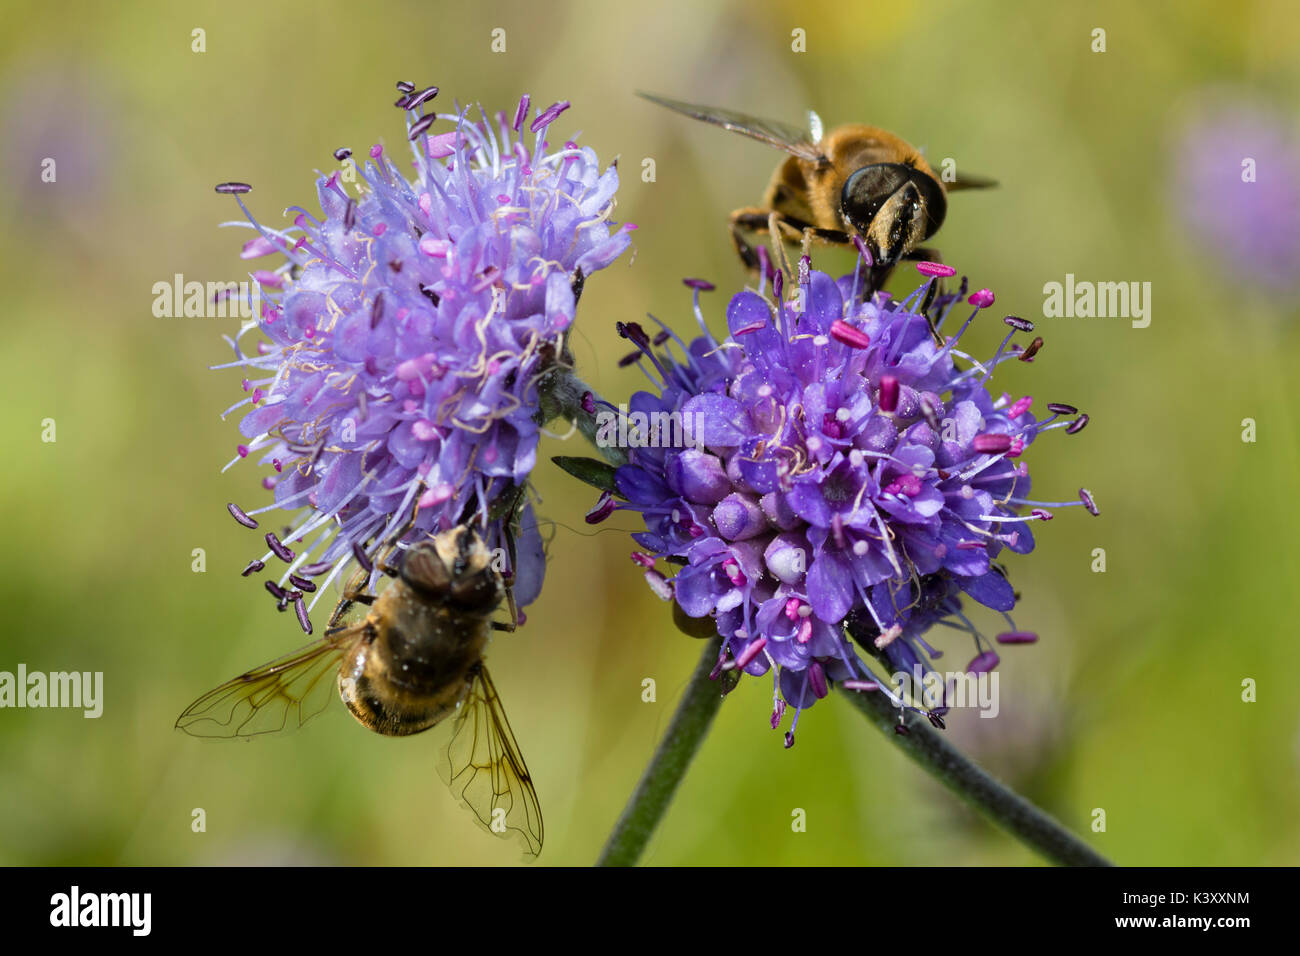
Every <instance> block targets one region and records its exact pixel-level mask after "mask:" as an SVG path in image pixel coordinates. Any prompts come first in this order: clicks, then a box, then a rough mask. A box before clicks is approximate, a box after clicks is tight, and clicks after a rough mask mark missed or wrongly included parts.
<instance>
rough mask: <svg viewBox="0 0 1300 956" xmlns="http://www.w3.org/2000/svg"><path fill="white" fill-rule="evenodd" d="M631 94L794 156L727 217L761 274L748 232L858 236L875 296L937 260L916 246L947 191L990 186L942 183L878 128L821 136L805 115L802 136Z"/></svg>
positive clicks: (815, 119) (844, 239) (828, 238)
mask: <svg viewBox="0 0 1300 956" xmlns="http://www.w3.org/2000/svg"><path fill="white" fill-rule="evenodd" d="M637 95H639V96H641V97H643V98H645V99H647V100H650V101H651V102H652V103H658V104H659V105H660V106H666V107H668V109H671V110H676V111H677V112H678V113H684V114H685V115H687V116H690V117H692V118H694V119H697V120H702V121H703V122H705V123H712V124H714V125H715V126H721V127H722V128H723V129H729V130H732V131H733V132H736V133H740V134H741V135H743V136H748V137H750V138H751V139H756V140H758V141H759V142H761V143H766V144H767V145H769V146H774V147H776V148H777V149H780V150H783V151H785V152H787V153H789V154H790V156H789V157H788V158H787V159H785V160H784V161H783V162H782V163H781V165H780V166H778V167H777V168H776V172H775V173H774V174H773V176H772V180H771V182H770V183H769V184H768V187H767V192H766V193H765V194H764V196H763V204H762V205H761V206H746V207H744V208H741V209H737V210H736V211H735V212H733V213H732V214H731V216H730V219H729V223H730V229H731V239H732V242H733V243H734V244H735V247H736V253H737V255H739V256H740V260H741V262H743V263H744V265H745V267H746V268H747V269H751V270H757V269H758V268H759V267H760V260H759V257H758V255H757V254H756V252H755V250H754V247H753V246H752V245H751V244H750V241H749V238H748V234H750V233H757V234H763V233H768V234H772V233H776V234H779V235H780V236H781V238H782V239H783V240H787V241H796V242H798V241H803V242H804V243H805V244H806V243H809V242H811V241H813V240H816V241H819V242H825V243H830V244H838V245H845V244H848V243H851V242H852V241H853V237H854V236H855V235H856V236H860V237H861V239H862V241H863V243H864V244H865V245H866V248H867V251H868V252H870V254H871V258H872V262H873V265H872V276H871V279H872V283H871V284H872V288H879V287H880V285H881V283H883V282H884V281H885V279H886V278H887V277H888V275H889V272H890V271H891V270H892V269H893V267H894V265H895V264H897V263H898V262H899V260H901V259H931V260H936V261H937V260H938V253H937V252H935V251H934V250H933V249H925V248H922V246H921V243H922V242H924V241H925V240H926V239H929V238H930V237H931V236H933V235H934V234H935V233H936V232H937V231H938V230H939V227H940V226H941V225H943V221H944V217H945V215H946V214H947V209H948V199H947V193H948V192H950V191H952V190H957V189H977V188H984V187H988V186H994V185H996V183H995V182H994V181H993V180H991V179H985V178H982V177H976V176H966V177H963V178H960V179H956V180H954V181H951V182H944V181H943V180H942V179H941V178H940V177H939V176H937V175H936V174H935V172H934V170H933V169H932V168H931V167H930V164H929V163H927V162H926V160H925V157H924V156H922V155H921V153H920V152H919V151H918V150H916V149H915V148H914V147H913V146H911V145H910V144H908V143H907V142H905V141H904V140H902V139H900V138H899V137H898V136H895V135H894V134H893V133H890V132H888V131H886V130H883V129H880V128H879V127H876V126H866V125H863V124H857V123H855V124H848V125H844V126H837V127H836V128H835V129H833V130H831V131H830V132H829V133H826V132H824V130H823V127H822V121H821V118H820V117H819V116H818V115H817V114H816V113H814V112H813V111H811V110H809V112H808V117H809V128H808V129H806V130H803V129H799V128H797V127H795V126H791V125H788V124H786V123H781V122H776V121H773V120H765V119H759V118H758V117H755V116H749V115H747V114H745V113H739V112H736V111H734V110H728V109H723V108H720V107H713V106H696V105H692V104H690V103H683V102H681V101H680V100H673V99H668V98H666V97H662V96H657V95H655V94H652V93H642V92H638V94H637Z"/></svg>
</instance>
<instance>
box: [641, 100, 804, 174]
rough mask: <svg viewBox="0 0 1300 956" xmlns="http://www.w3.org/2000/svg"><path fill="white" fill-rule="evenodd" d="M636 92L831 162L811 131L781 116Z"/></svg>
mask: <svg viewBox="0 0 1300 956" xmlns="http://www.w3.org/2000/svg"><path fill="white" fill-rule="evenodd" d="M636 95H637V96H639V97H641V98H642V99H646V100H649V101H650V102H651V103H658V104H659V105H660V106H666V107H668V109H670V110H676V111H677V112H678V113H684V114H685V115H687V116H690V117H692V118H693V119H697V120H702V121H703V122H705V123H712V124H713V125H714V126H721V127H722V128H723V129H729V130H731V131H732V132H736V133H740V134H741V135H742V136H748V137H749V138H750V139H756V140H758V141H759V142H760V143H766V144H767V145H768V146H775V147H776V148H777V149H781V150H785V151H786V152H787V153H790V154H792V155H794V156H798V157H799V158H800V159H806V160H808V161H809V162H811V163H817V164H818V165H821V164H824V163H826V162H828V160H827V158H826V155H825V154H824V153H823V152H822V151H821V149H819V148H818V146H817V144H816V143H814V142H813V141H812V138H811V136H810V134H809V131H808V130H805V129H799V128H798V127H797V126H791V125H790V124H789V123H782V122H780V121H779V120H766V119H760V118H759V117H757V116H750V115H749V114H747V113H740V112H737V111H736V110H729V109H724V108H722V107H720V106H696V105H694V104H692V103H683V102H682V101H681V100H672V99H668V98H667V97H665V96H658V95H656V94H654V93H645V92H642V91H641V90H637V94H636Z"/></svg>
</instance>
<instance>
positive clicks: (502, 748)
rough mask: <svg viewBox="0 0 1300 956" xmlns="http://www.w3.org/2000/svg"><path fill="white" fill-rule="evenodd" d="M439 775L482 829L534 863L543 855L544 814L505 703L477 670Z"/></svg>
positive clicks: (480, 668)
mask: <svg viewBox="0 0 1300 956" xmlns="http://www.w3.org/2000/svg"><path fill="white" fill-rule="evenodd" d="M438 774H439V776H441V777H442V779H443V780H444V781H445V782H446V784H447V786H448V787H450V788H451V793H452V796H454V797H455V798H456V799H457V800H459V801H460V802H461V803H462V804H463V805H464V806H465V807H467V808H468V809H469V810H470V811H471V812H472V813H473V814H474V816H475V818H476V819H477V822H478V824H479V825H480V826H481V827H483V828H484V829H486V830H488V831H489V832H491V833H493V834H496V835H497V836H501V835H505V834H509V835H511V836H514V837H516V838H518V839H520V840H521V842H522V843H523V845H524V847H525V849H526V850H527V853H528V856H529V857H536V856H537V855H538V854H539V853H541V852H542V808H541V805H540V804H539V803H538V802H537V791H536V790H535V789H534V787H533V779H532V777H530V776H529V775H528V768H527V767H526V766H524V758H523V756H522V755H521V754H520V753H519V744H518V743H516V742H515V735H514V734H513V733H511V731H510V724H509V723H508V722H507V721H506V714H505V710H504V709H503V708H502V706H501V697H500V696H499V695H498V694H497V689H496V687H495V686H494V685H493V683H492V678H491V677H489V676H488V672H487V668H486V667H484V666H483V665H482V664H480V665H478V668H477V673H476V674H475V676H474V677H473V679H472V681H471V683H470V688H469V693H468V694H467V695H466V697H465V699H464V701H462V702H461V705H460V713H459V714H457V716H456V721H455V724H454V725H453V727H452V732H451V741H450V743H448V744H447V747H446V749H445V750H444V751H443V754H442V760H441V762H440V763H439V766H438Z"/></svg>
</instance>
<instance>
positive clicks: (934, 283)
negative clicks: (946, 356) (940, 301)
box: [903, 246, 947, 348]
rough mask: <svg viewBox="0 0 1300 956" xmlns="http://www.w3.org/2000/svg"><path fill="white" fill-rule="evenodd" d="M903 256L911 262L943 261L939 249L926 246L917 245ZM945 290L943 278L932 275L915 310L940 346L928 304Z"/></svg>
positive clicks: (939, 337)
mask: <svg viewBox="0 0 1300 956" xmlns="http://www.w3.org/2000/svg"><path fill="white" fill-rule="evenodd" d="M903 258H904V259H907V260H909V261H913V262H939V263H942V262H943V257H942V256H941V255H939V250H938V249H934V248H930V247H928V246H917V247H916V248H915V249H913V250H912V251H911V252H909V253H907V254H906V255H904V256H903ZM946 291H947V290H946V289H945V288H944V284H943V278H942V277H939V276H936V277H934V278H933V279H931V280H930V288H929V290H928V291H927V292H926V294H925V299H924V300H923V301H922V303H921V307H920V308H919V309H918V310H917V311H919V312H920V313H921V314H922V315H924V316H925V321H926V322H927V323H928V324H929V326H930V335H931V336H932V337H933V338H934V342H935V344H936V345H938V346H939V347H940V348H942V347H943V345H944V339H943V336H942V335H941V334H940V333H939V330H938V329H936V328H935V327H934V316H933V315H931V314H930V306H931V305H933V304H934V300H935V299H936V298H938V297H939V296H942V295H944V294H945V293H946Z"/></svg>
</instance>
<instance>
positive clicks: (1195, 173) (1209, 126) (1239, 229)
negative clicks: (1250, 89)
mask: <svg viewBox="0 0 1300 956" xmlns="http://www.w3.org/2000/svg"><path fill="white" fill-rule="evenodd" d="M1174 155H1175V158H1176V160H1177V162H1176V164H1175V174H1174V176H1173V178H1172V184H1173V195H1172V201H1173V203H1174V205H1175V208H1177V209H1178V211H1179V214H1180V215H1181V217H1182V219H1183V221H1184V223H1185V225H1186V227H1187V229H1188V231H1189V234H1190V235H1193V236H1196V237H1197V242H1198V245H1199V246H1200V247H1201V251H1202V252H1203V253H1204V254H1206V255H1208V256H1209V257H1210V258H1212V259H1214V260H1217V261H1219V262H1220V263H1222V264H1224V266H1225V267H1226V269H1227V270H1230V271H1231V272H1232V273H1234V274H1242V273H1244V274H1245V275H1247V276H1250V277H1252V278H1253V279H1255V280H1256V281H1257V282H1259V283H1261V284H1262V285H1263V286H1265V287H1267V288H1270V289H1272V290H1275V291H1294V290H1296V289H1297V288H1300V279H1297V276H1298V275H1300V129H1297V127H1296V125H1295V122H1294V120H1293V119H1292V118H1291V117H1289V116H1288V115H1286V114H1284V113H1282V112H1280V111H1275V110H1273V109H1271V108H1268V107H1265V106H1262V105H1259V104H1256V103H1252V102H1250V101H1249V100H1244V99H1242V98H1241V97H1239V96H1230V95H1226V94H1214V95H1210V96H1209V97H1208V102H1206V103H1204V104H1203V105H1202V106H1201V107H1200V108H1198V109H1197V110H1196V111H1195V112H1194V113H1193V114H1192V115H1191V116H1190V117H1189V118H1188V119H1187V120H1186V121H1185V122H1184V124H1183V127H1182V129H1181V131H1180V135H1179V141H1178V142H1177V144H1176V145H1175V147H1174Z"/></svg>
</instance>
